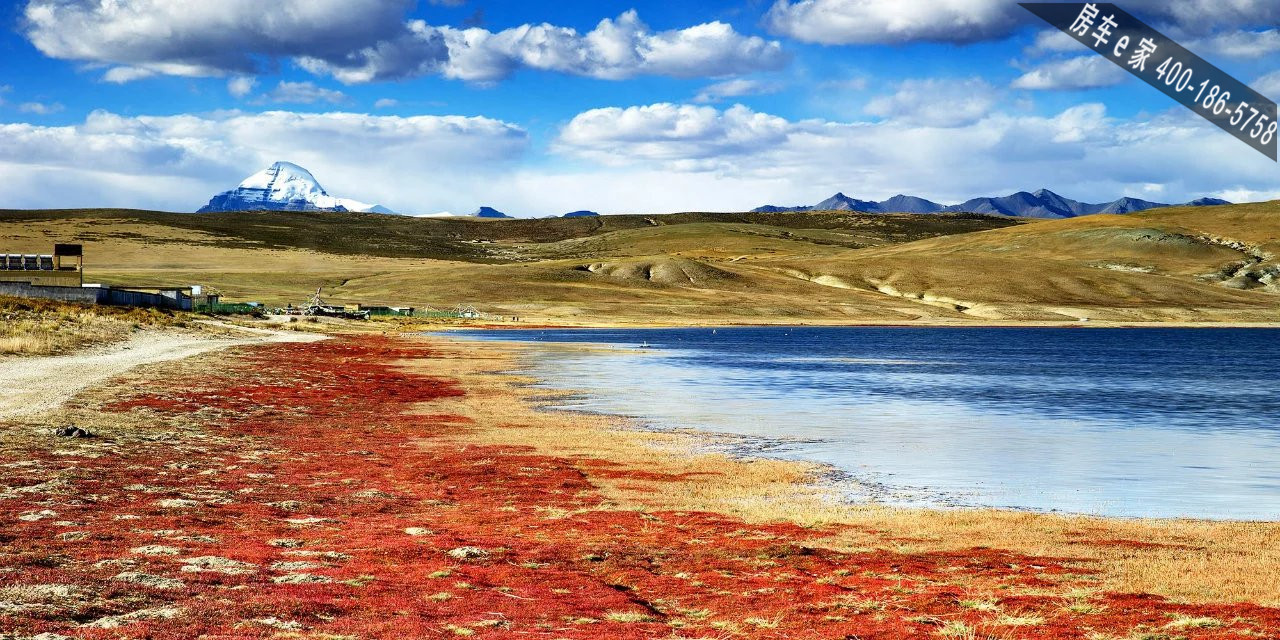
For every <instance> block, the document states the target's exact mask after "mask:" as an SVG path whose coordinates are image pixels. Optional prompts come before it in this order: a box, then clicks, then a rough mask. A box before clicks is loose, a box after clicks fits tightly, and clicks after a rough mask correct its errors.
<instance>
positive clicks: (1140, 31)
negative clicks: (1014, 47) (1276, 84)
mask: <svg viewBox="0 0 1280 640" xmlns="http://www.w3.org/2000/svg"><path fill="white" fill-rule="evenodd" d="M1019 4H1021V5H1022V6H1023V7H1024V8H1026V9H1027V10H1028V11H1030V12H1031V13H1034V14H1036V15H1037V16H1040V17H1041V18H1043V19H1044V20H1045V21H1046V22H1048V23H1049V24H1051V25H1053V26H1055V27H1057V28H1059V29H1061V30H1062V31H1063V32H1065V33H1066V34H1067V35H1070V36H1071V37H1073V38H1075V39H1076V40H1078V41H1079V42H1080V43H1082V44H1084V45H1085V46H1087V47H1089V48H1090V49H1093V50H1094V51H1095V52H1097V53H1098V54H1099V55H1101V56H1102V57H1104V58H1107V59H1108V60H1110V61H1112V62H1114V63H1115V64H1117V65H1119V66H1120V67H1121V68H1124V69H1127V70H1128V71H1129V73H1132V74H1133V75H1135V76H1138V77H1139V78H1141V79H1142V80H1143V81H1144V82H1146V83H1147V84H1149V85H1151V86H1153V87H1155V88H1157V89H1159V90H1161V91H1163V92H1164V93H1165V95H1167V96H1169V97H1170V98H1173V99H1174V100H1177V101H1178V102H1180V103H1182V104H1183V105H1184V106H1186V107H1187V108H1188V109H1191V110H1192V111H1195V112H1196V113H1198V114H1200V115H1201V116H1203V117H1204V118H1205V119H1207V120H1208V121H1209V122H1212V123H1214V124H1216V125H1218V126H1219V127H1221V128H1222V129H1223V130H1224V131H1226V132H1227V133H1230V134H1231V135H1233V136H1235V137H1237V138H1239V139H1240V140H1241V141H1243V142H1244V143H1245V144H1247V145H1249V146H1251V147H1253V148H1254V149H1257V150H1258V151H1261V152H1262V153H1263V155H1266V156H1267V157H1268V158H1271V159H1272V160H1276V146H1277V145H1276V128H1277V126H1278V125H1277V120H1276V116H1277V114H1276V103H1275V102H1272V101H1271V100H1270V99H1268V98H1267V97H1266V96H1264V95H1262V94H1260V93H1258V92H1257V91H1254V90H1253V89H1250V88H1249V86H1248V85H1246V84H1245V83H1243V82H1240V81H1239V80H1236V79H1235V78H1233V77H1231V76H1230V75H1227V73H1226V72H1225V71H1223V70H1222V69H1219V68H1217V67H1215V66H1213V65H1212V64H1209V63H1208V62H1206V61H1205V60H1204V59H1203V58H1201V57H1200V56H1197V55H1196V54H1194V53H1191V52H1190V51H1187V50H1186V49H1185V48H1184V47H1183V46H1182V45H1180V44H1178V43H1177V42H1174V41H1173V40H1171V39H1170V38H1168V37H1167V36H1165V35H1164V34H1162V33H1160V32H1159V31H1156V30H1155V29H1152V28H1151V27H1150V26H1149V25H1147V24H1146V23H1144V22H1143V21H1141V20H1139V19H1137V18H1135V17H1133V16H1132V15H1129V14H1128V13H1126V12H1125V11H1124V10H1122V9H1120V8H1119V7H1117V6H1116V5H1114V4H1112V3H1110V2H1021V3H1019Z"/></svg>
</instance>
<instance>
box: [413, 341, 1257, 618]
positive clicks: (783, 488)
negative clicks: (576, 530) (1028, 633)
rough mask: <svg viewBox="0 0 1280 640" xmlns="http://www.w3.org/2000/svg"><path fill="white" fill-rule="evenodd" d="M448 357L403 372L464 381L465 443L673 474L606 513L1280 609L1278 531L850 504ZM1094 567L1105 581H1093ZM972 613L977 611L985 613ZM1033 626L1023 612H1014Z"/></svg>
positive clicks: (495, 350)
mask: <svg viewBox="0 0 1280 640" xmlns="http://www.w3.org/2000/svg"><path fill="white" fill-rule="evenodd" d="M427 339H428V340H430V341H431V342H432V343H433V344H435V345H436V346H437V347H440V348H441V349H442V353H440V354H438V355H437V356H436V357H433V358H430V359H424V360H415V361H412V362H406V363H404V366H408V367H412V368H413V369H415V370H418V371H422V372H425V373H429V374H431V375H439V376H446V377H451V378H457V379H459V380H460V381H461V383H462V384H463V386H464V387H465V388H466V390H467V395H466V396H465V397H462V398H457V399H451V400H442V401H437V402H433V403H432V406H431V407H430V408H429V409H424V410H426V411H429V412H431V413H439V412H442V411H443V412H448V413H454V414H458V415H462V416H465V417H468V418H471V419H472V420H474V421H475V426H474V428H473V429H471V430H470V431H469V433H468V434H467V435H466V436H464V438H465V440H466V441H468V442H474V443H479V444H504V445H517V446H527V447H531V448H533V449H535V450H537V451H539V452H541V453H546V454H551V455H558V456H565V457H569V458H581V459H582V460H583V464H584V466H586V465H590V464H591V463H590V462H588V461H589V460H606V461H610V462H613V463H617V464H618V465H620V466H619V467H618V468H619V469H630V470H643V471H646V472H650V473H657V474H663V479H661V480H646V479H643V478H639V479H638V478H634V477H633V478H626V477H623V478H619V479H609V478H600V477H596V478H594V481H595V482H596V483H597V484H598V485H599V487H600V490H601V491H602V493H603V494H604V495H605V496H606V497H607V498H608V499H609V501H610V502H611V505H610V507H609V508H615V509H636V510H674V511H712V512H718V513H724V514H728V515H732V516H735V517H738V518H742V519H744V520H746V521H748V522H774V521H786V522H795V523H799V524H801V525H804V526H808V527H814V528H822V527H827V526H828V525H853V526H839V527H832V528H831V532H832V533H831V534H830V535H828V536H827V537H825V538H824V542H823V544H824V546H828V547H830V548H834V549H838V550H845V551H860V550H870V549H881V548H883V549H890V550H894V551H902V552H926V551H949V550H959V549H969V548H973V547H992V548H1001V549H1007V550H1010V551H1015V552H1020V553H1024V554H1027V555H1031V556H1039V557H1054V558H1075V559H1078V566H1079V567H1080V569H1081V573H1082V575H1081V576H1074V577H1073V578H1074V579H1077V580H1079V579H1083V580H1086V581H1089V583H1090V584H1092V585H1093V587H1094V588H1095V589H1096V590H1097V591H1098V592H1101V591H1118V592H1135V593H1155V594H1160V595H1164V596H1167V597H1170V598H1175V599H1178V600H1184V601H1188V602H1224V601H1248V602H1254V603H1258V604H1264V605H1271V606H1275V605H1280V582H1278V581H1276V580H1275V576H1277V575H1280V523H1270V522H1213V521H1199V520H1127V519H1105V518H1095V517H1085V516H1062V515H1049V514H1039V513H1027V512H1016V511H1003V510H995V509H954V510H952V509H949V510H928V509H900V508H890V507H884V506H877V505H867V504H848V503H844V502H842V501H840V500H837V499H835V498H834V497H833V496H832V494H831V493H830V491H829V490H827V489H824V488H822V487H820V486H818V485H816V484H815V482H814V481H815V479H816V478H817V477H818V474H819V473H820V472H821V470H820V469H818V468H816V467H814V466H811V465H806V464H801V463H793V462H783V461H776V460H760V459H756V460H751V459H737V458H732V457H729V456H725V455H720V454H707V453H704V452H702V451H703V447H704V446H705V444H706V436H701V435H695V434H687V433H670V432H648V431H637V430H634V429H633V428H632V427H631V426H630V425H629V424H628V423H627V422H626V421H624V420H622V419H618V418H613V417H609V416H597V415H580V414H568V413H562V412H551V411H540V410H537V409H536V407H537V406H539V405H541V404H545V403H546V400H545V399H543V398H545V396H546V395H547V392H546V390H544V389H530V388H525V387H522V386H520V385H521V384H522V383H526V382H528V380H526V379H522V378H520V377H518V376H513V375H509V374H503V373H499V372H501V371H509V370H510V369H511V368H512V367H513V366H514V364H515V362H514V358H515V357H517V356H516V354H517V351H518V349H519V347H515V346H511V345H498V344H492V343H471V342H466V343H464V342H457V341H448V340H447V339H445V338H440V337H431V338H427ZM1090 571H1096V572H1097V573H1096V575H1089V574H1088V573H1087V572H1090ZM1055 593H1056V595H1060V596H1061V597H1063V598H1064V607H1074V608H1073V609H1072V610H1073V611H1078V612H1080V613H1082V614H1087V613H1088V612H1093V611H1097V609H1096V607H1094V605H1091V604H1090V602H1089V599H1090V596H1091V592H1090V591H1079V590H1071V588H1070V587H1067V586H1064V587H1063V589H1062V590H1061V592H1060V593H1059V592H1055ZM975 606H979V605H978V604H975ZM1006 613H1007V614H1008V615H1009V616H1011V618H1010V620H1011V621H1014V620H1017V621H1018V622H1020V623H1022V624H1027V623H1029V621H1026V620H1019V619H1017V614H1016V612H1006Z"/></svg>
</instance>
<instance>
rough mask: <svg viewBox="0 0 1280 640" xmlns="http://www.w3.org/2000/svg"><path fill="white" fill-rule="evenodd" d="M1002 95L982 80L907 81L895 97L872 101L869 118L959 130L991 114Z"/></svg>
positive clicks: (869, 105)
mask: <svg viewBox="0 0 1280 640" xmlns="http://www.w3.org/2000/svg"><path fill="white" fill-rule="evenodd" d="M999 98H1000V95H999V91H998V90H997V89H996V88H995V87H993V86H991V85H990V84H988V83H987V82H986V81H984V80H982V79H981V78H969V79H965V80H952V79H942V78H929V79H924V80H906V81H904V82H902V83H901V84H899V85H898V89H897V92H896V93H894V94H892V95H887V96H880V97H877V98H873V99H872V100H871V101H870V102H868V103H867V106H866V107H865V108H864V109H863V110H864V111H865V112H866V113H867V114H869V115H873V116H877V117H879V118H884V119H886V120H896V121H898V122H903V123H907V124H916V125H924V126H930V127H959V126H963V125H966V124H970V123H973V122H976V121H978V120H980V119H982V118H983V117H984V116H986V115H987V114H989V113H990V112H991V109H992V107H994V106H995V104H996V100H998V99H999Z"/></svg>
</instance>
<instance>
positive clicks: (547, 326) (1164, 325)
mask: <svg viewBox="0 0 1280 640" xmlns="http://www.w3.org/2000/svg"><path fill="white" fill-rule="evenodd" d="M750 328H762V329H763V328H797V329H799V328H810V329H841V328H884V329H1280V322H1107V321H1090V322H1053V321H1036V322H1022V323H983V322H959V323H953V322H932V321H924V322H898V323H890V322H848V323H825V322H808V323H792V322H777V323H714V322H711V323H699V324H674V323H672V324H664V323H660V322H637V323H627V322H617V323H600V322H596V323H583V324H553V323H541V322H539V323H531V324H529V325H522V324H519V323H509V324H493V323H485V324H476V325H472V326H466V325H458V326H445V327H437V328H432V329H423V332H426V333H447V332H450V331H513V330H514V331H520V330H523V331H556V330H566V329H568V330H608V329H637V330H640V329H750Z"/></svg>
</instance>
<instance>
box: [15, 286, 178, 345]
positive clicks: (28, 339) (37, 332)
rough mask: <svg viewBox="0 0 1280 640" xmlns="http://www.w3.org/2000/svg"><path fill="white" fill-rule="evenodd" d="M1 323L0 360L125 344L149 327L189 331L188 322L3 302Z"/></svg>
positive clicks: (131, 312) (150, 312) (148, 313)
mask: <svg viewBox="0 0 1280 640" xmlns="http://www.w3.org/2000/svg"><path fill="white" fill-rule="evenodd" d="M0 319H3V322H2V323H0V355H24V356H31V355H50V354H57V353H65V352H67V351H70V350H73V349H77V348H80V347H85V346H89V345H94V344H103V343H107V342H114V341H117V340H122V339H124V338H125V337H127V336H128V335H129V334H130V333H132V332H133V331H135V330H138V329H141V328H143V327H148V328H150V327H174V326H185V325H186V323H187V319H188V316H187V315H185V314H175V313H170V312H165V311H159V310H155V309H129V308H119V307H101V306H92V305H78V304H67V303H60V302H53V301H49V300H32V299H27V298H10V297H6V296H0Z"/></svg>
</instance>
